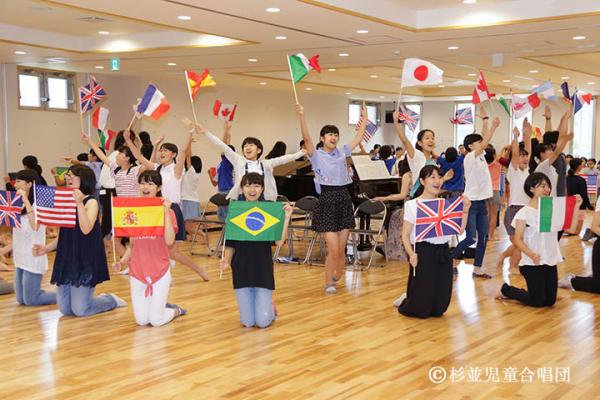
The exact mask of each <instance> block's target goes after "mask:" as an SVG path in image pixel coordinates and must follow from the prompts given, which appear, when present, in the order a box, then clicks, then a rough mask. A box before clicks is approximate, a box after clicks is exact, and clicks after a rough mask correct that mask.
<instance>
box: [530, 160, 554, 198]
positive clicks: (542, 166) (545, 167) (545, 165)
mask: <svg viewBox="0 0 600 400" xmlns="http://www.w3.org/2000/svg"><path fill="white" fill-rule="evenodd" d="M549 161H550V160H545V161H542V162H541V163H539V164H538V166H537V167H536V168H535V172H541V173H542V174H544V175H546V176H547V177H548V178H549V179H550V183H551V184H552V191H551V193H550V196H552V197H556V185H557V184H558V173H557V172H556V168H554V167H553V166H552V165H550V162H549Z"/></svg>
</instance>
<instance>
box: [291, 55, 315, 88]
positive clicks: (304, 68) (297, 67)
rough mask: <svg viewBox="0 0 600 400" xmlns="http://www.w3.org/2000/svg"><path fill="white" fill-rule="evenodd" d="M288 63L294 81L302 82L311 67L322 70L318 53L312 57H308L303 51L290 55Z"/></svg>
mask: <svg viewBox="0 0 600 400" xmlns="http://www.w3.org/2000/svg"><path fill="white" fill-rule="evenodd" d="M288 65H289V67H290V74H292V80H293V81H294V83H298V82H300V81H301V80H302V78H304V77H305V76H306V74H308V72H309V71H310V70H311V69H314V70H315V71H317V72H321V66H320V65H319V55H318V54H317V55H316V56H313V57H311V58H306V56H305V55H304V54H302V53H298V54H294V55H291V56H288Z"/></svg>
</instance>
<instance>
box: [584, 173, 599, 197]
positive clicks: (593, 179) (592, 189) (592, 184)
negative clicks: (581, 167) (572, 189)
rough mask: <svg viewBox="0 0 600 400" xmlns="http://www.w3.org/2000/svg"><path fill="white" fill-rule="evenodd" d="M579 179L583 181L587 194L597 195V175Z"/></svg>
mask: <svg viewBox="0 0 600 400" xmlns="http://www.w3.org/2000/svg"><path fill="white" fill-rule="evenodd" d="M581 177H582V178H583V179H585V184H586V185H587V192H588V194H589V195H596V194H597V193H598V175H581Z"/></svg>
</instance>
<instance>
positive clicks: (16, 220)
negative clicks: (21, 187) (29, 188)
mask: <svg viewBox="0 0 600 400" xmlns="http://www.w3.org/2000/svg"><path fill="white" fill-rule="evenodd" d="M22 209H23V199H22V198H21V196H20V195H18V194H17V192H8V191H5V190H3V191H0V225H3V226H13V227H15V228H20V227H21V210H22Z"/></svg>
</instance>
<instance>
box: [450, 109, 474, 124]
mask: <svg viewBox="0 0 600 400" xmlns="http://www.w3.org/2000/svg"><path fill="white" fill-rule="evenodd" d="M450 122H451V123H452V124H454V125H473V112H472V111H471V107H467V108H462V109H460V110H456V112H455V113H454V118H450Z"/></svg>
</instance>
